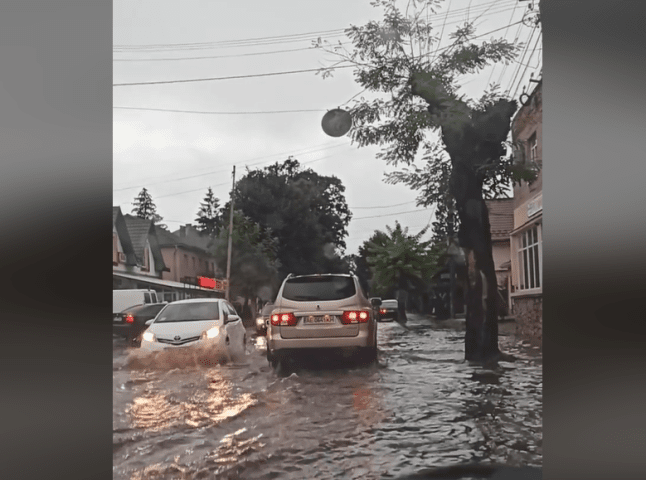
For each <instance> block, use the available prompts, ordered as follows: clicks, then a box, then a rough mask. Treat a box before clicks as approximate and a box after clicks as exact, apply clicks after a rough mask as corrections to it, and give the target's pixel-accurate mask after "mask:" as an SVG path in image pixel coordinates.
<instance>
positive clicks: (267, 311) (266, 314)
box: [256, 302, 274, 335]
mask: <svg viewBox="0 0 646 480" xmlns="http://www.w3.org/2000/svg"><path fill="white" fill-rule="evenodd" d="M273 309H274V304H273V303H271V302H270V303H268V304H267V305H265V306H264V307H262V310H260V312H258V316H257V317H256V332H258V335H265V334H266V333H267V325H268V324H269V321H270V317H271V311H272V310H273Z"/></svg>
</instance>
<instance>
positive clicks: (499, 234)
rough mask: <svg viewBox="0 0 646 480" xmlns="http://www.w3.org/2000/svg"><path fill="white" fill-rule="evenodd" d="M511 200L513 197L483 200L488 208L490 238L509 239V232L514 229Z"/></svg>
mask: <svg viewBox="0 0 646 480" xmlns="http://www.w3.org/2000/svg"><path fill="white" fill-rule="evenodd" d="M513 201H514V199H513V198H499V199H495V200H485V202H486V204H487V208H488V209H489V223H490V224H491V239H492V240H509V232H511V231H512V230H513V229H514V204H513Z"/></svg>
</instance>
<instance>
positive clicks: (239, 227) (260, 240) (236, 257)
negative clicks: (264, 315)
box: [212, 210, 280, 298]
mask: <svg viewBox="0 0 646 480" xmlns="http://www.w3.org/2000/svg"><path fill="white" fill-rule="evenodd" d="M228 243H229V230H228V229H222V230H221V231H220V233H219V234H218V236H217V237H216V238H215V239H214V242H213V247H212V253H213V255H214V256H215V259H216V264H217V266H218V269H219V270H220V275H222V276H223V275H225V274H226V267H227V260H228V258H227V256H228ZM231 243H232V249H231V252H232V253H231V291H232V292H233V296H237V295H240V296H243V297H245V298H253V297H254V296H256V295H259V294H260V292H261V290H262V289H263V288H269V289H270V290H275V287H276V282H277V279H278V277H277V275H278V267H279V266H280V263H279V262H278V258H277V255H276V253H277V250H278V242H277V240H276V238H274V236H273V234H272V232H271V231H270V230H269V229H267V228H263V227H262V226H260V225H258V224H257V223H255V222H254V221H253V220H251V219H250V218H249V217H246V216H244V215H243V213H242V212H241V211H239V210H236V211H234V215H233V235H232V237H231Z"/></svg>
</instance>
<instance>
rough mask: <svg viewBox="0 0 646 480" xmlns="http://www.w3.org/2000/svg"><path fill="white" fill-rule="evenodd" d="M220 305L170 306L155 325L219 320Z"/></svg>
mask: <svg viewBox="0 0 646 480" xmlns="http://www.w3.org/2000/svg"><path fill="white" fill-rule="evenodd" d="M218 305H219V304H218V303H217V302H204V303H184V304H181V303H180V304H177V305H173V304H170V305H168V306H167V307H166V308H165V309H164V310H162V311H161V313H160V314H159V316H158V317H157V318H156V319H155V323H166V322H193V321H200V320H219V318H220V311H219V307H218Z"/></svg>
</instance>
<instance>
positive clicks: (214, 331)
mask: <svg viewBox="0 0 646 480" xmlns="http://www.w3.org/2000/svg"><path fill="white" fill-rule="evenodd" d="M218 335H220V327H213V328H209V329H208V330H207V331H205V332H202V338H215V337H217V336H218Z"/></svg>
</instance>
